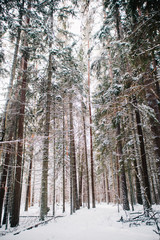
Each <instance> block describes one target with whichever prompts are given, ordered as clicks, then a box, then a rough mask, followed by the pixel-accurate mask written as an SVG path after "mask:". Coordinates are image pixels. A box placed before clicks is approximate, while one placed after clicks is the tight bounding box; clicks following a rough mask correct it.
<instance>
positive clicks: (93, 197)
mask: <svg viewBox="0 0 160 240" xmlns="http://www.w3.org/2000/svg"><path fill="white" fill-rule="evenodd" d="M88 50H89V39H88ZM88 102H89V121H90V127H89V128H90V157H91V187H92V208H95V207H96V203H95V185H94V162H93V140H92V139H93V136H92V111H91V96H90V56H88Z"/></svg>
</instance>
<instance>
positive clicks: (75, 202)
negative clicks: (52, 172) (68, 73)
mask: <svg viewBox="0 0 160 240" xmlns="http://www.w3.org/2000/svg"><path fill="white" fill-rule="evenodd" d="M69 112H70V206H71V211H70V212H71V214H72V213H73V212H75V210H76V209H79V199H78V191H77V173H76V155H75V142H74V128H73V103H72V94H70V97H69Z"/></svg>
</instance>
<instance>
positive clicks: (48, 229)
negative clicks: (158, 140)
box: [1, 205, 159, 240]
mask: <svg viewBox="0 0 160 240" xmlns="http://www.w3.org/2000/svg"><path fill="white" fill-rule="evenodd" d="M122 214H123V215H124V212H123V211H122V212H121V213H117V207H115V206H114V207H113V206H111V205H109V206H108V205H98V206H97V207H96V209H90V210H88V209H86V208H84V209H81V210H79V211H77V212H76V213H75V214H73V215H72V216H70V215H66V216H65V217H63V218H57V219H56V220H52V221H51V222H49V223H48V224H46V225H43V226H39V227H37V228H33V229H31V230H26V231H23V232H21V233H20V234H18V235H13V233H9V234H7V235H6V236H3V237H1V239H2V240H36V239H37V240H158V239H159V238H158V235H156V234H155V233H154V232H153V229H155V226H145V225H141V226H138V227H131V228H129V224H128V223H125V224H123V223H119V222H117V220H118V219H120V217H121V215H122Z"/></svg>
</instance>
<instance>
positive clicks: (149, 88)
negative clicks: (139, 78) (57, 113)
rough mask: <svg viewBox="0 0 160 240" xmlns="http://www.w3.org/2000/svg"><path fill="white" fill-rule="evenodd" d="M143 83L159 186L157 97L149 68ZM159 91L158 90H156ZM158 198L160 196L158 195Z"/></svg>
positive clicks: (159, 157)
mask: <svg viewBox="0 0 160 240" xmlns="http://www.w3.org/2000/svg"><path fill="white" fill-rule="evenodd" d="M144 84H145V86H146V87H145V91H146V100H147V103H148V106H149V107H150V108H151V109H153V111H154V115H155V117H153V116H151V117H150V124H151V131H152V134H153V143H154V148H153V149H154V153H155V157H156V161H155V162H156V166H157V173H158V181H159V183H158V184H159V186H158V188H160V110H159V106H158V99H157V97H156V94H155V91H156V88H155V81H154V79H153V76H152V74H151V72H150V68H149V67H148V68H147V69H146V74H145V76H144ZM157 91H159V90H157ZM159 199H160V196H159Z"/></svg>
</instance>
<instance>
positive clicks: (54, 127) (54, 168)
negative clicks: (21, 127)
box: [53, 102, 56, 216]
mask: <svg viewBox="0 0 160 240" xmlns="http://www.w3.org/2000/svg"><path fill="white" fill-rule="evenodd" d="M53 130H54V140H53V144H54V145H53V216H55V205H56V136H55V135H56V115H55V102H54V126H53Z"/></svg>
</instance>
